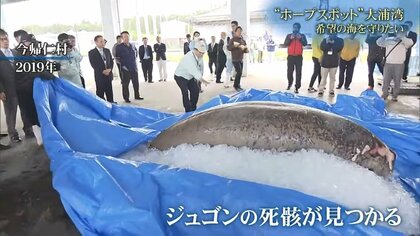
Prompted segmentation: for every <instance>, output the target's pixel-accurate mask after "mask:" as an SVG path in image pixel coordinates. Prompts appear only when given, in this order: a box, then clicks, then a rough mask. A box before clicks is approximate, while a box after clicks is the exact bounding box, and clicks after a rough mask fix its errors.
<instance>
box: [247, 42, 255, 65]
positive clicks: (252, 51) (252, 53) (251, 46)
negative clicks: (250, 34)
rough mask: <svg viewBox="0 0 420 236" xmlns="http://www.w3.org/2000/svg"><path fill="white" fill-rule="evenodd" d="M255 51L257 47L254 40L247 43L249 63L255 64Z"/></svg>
mask: <svg viewBox="0 0 420 236" xmlns="http://www.w3.org/2000/svg"><path fill="white" fill-rule="evenodd" d="M256 49H257V45H256V44H255V40H254V39H251V42H250V43H249V54H248V55H249V63H255V50H256Z"/></svg>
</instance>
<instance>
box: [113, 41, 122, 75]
mask: <svg viewBox="0 0 420 236" xmlns="http://www.w3.org/2000/svg"><path fill="white" fill-rule="evenodd" d="M116 40H117V42H116V43H115V44H114V46H113V47H112V56H113V57H114V58H115V64H117V67H118V75H119V76H120V78H121V77H122V72H121V62H120V58H118V57H117V46H118V45H119V44H121V43H122V38H121V35H118V36H117V37H116Z"/></svg>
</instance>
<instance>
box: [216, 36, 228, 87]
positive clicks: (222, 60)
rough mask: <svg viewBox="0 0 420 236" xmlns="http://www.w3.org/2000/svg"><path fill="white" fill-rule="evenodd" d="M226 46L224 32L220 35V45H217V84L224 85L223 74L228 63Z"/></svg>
mask: <svg viewBox="0 0 420 236" xmlns="http://www.w3.org/2000/svg"><path fill="white" fill-rule="evenodd" d="M226 45H227V40H226V32H222V33H220V40H219V43H218V44H217V62H216V64H217V65H216V70H217V71H216V83H218V84H221V83H223V82H222V81H221V79H222V73H223V70H224V69H225V67H226V61H227V57H226V53H225V51H224V47H226Z"/></svg>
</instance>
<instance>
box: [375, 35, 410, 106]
mask: <svg viewBox="0 0 420 236" xmlns="http://www.w3.org/2000/svg"><path fill="white" fill-rule="evenodd" d="M406 33H407V31H404V32H401V31H400V32H398V33H397V34H396V35H395V36H394V35H385V34H384V35H382V37H381V38H379V39H378V40H376V44H378V46H380V47H384V48H385V49H386V52H385V57H386V62H385V66H384V83H383V85H382V98H383V99H384V100H386V99H387V98H388V95H389V92H388V88H389V87H390V84H391V81H394V90H393V92H392V101H394V102H396V101H398V99H397V98H398V94H399V92H400V85H401V79H402V77H403V74H404V62H405V59H406V53H407V50H408V49H409V48H410V47H411V46H412V45H413V40H411V39H410V38H407V36H406ZM387 36H388V37H387Z"/></svg>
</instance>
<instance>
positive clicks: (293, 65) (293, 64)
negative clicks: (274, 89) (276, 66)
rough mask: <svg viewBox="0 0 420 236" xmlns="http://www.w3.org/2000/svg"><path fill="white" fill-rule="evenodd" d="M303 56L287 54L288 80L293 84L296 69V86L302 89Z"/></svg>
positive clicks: (290, 84)
mask: <svg viewBox="0 0 420 236" xmlns="http://www.w3.org/2000/svg"><path fill="white" fill-rule="evenodd" d="M302 61H303V57H302V56H287V80H288V81H289V86H292V84H293V72H294V71H295V69H296V82H295V88H296V89H300V86H301V80H302Z"/></svg>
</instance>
